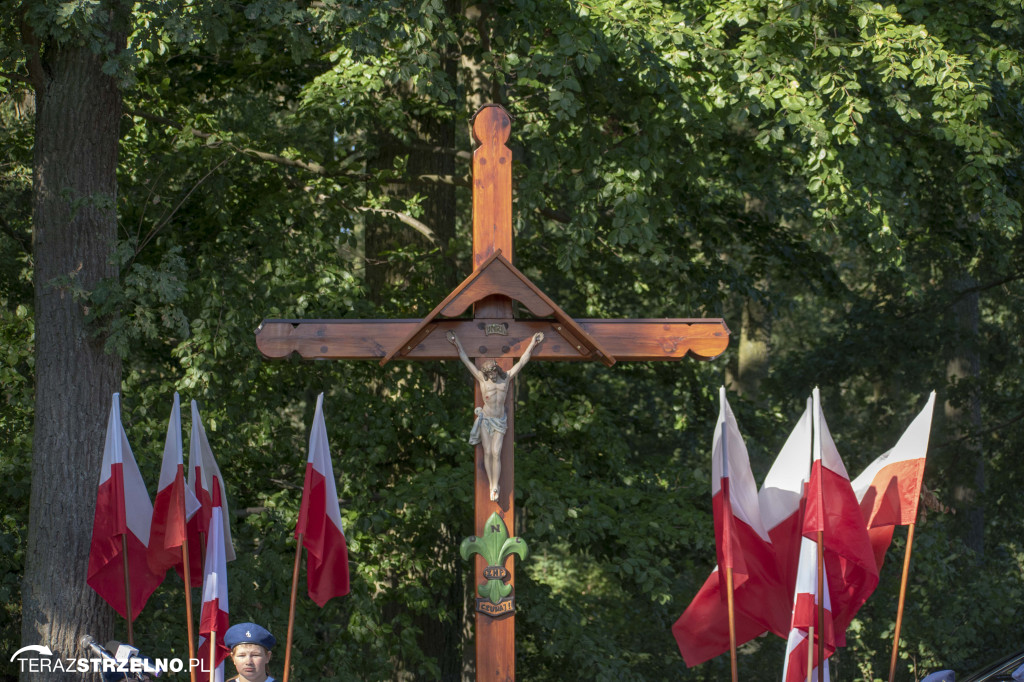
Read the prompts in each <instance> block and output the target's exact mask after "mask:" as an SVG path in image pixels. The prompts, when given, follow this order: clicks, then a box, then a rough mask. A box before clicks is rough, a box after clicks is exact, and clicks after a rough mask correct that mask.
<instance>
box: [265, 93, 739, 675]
mask: <svg viewBox="0 0 1024 682" xmlns="http://www.w3.org/2000/svg"><path fill="white" fill-rule="evenodd" d="M510 129H511V119H510V118H509V115H508V113H507V112H506V111H505V110H504V109H503V108H501V107H500V106H497V105H487V106H484V107H483V108H482V109H480V111H479V112H477V114H476V116H475V117H474V119H473V136H474V137H475V138H476V141H477V142H478V143H479V145H480V146H479V147H477V149H476V150H475V152H474V154H473V274H472V275H470V276H469V277H468V278H467V279H466V280H465V281H463V282H462V284H460V285H459V286H458V287H456V289H455V290H454V291H452V293H451V294H450V295H449V296H448V297H447V298H445V300H443V301H442V302H441V303H440V304H438V306H437V307H436V308H435V309H434V310H433V311H432V312H431V313H430V314H429V315H428V316H427V317H425V318H424V319H422V320H415V319H411V320H410V319H395V320H264V321H263V323H262V324H261V325H260V327H259V329H257V330H256V345H257V346H258V348H259V350H260V351H261V352H262V353H263V355H264V356H266V357H267V358H271V359H273V358H285V357H288V356H289V355H291V354H292V353H298V354H299V355H300V356H302V357H304V358H322V359H338V360H379V361H380V364H381V365H384V364H385V363H387V362H389V361H391V360H394V359H402V360H454V359H457V358H458V354H457V350H456V348H455V346H453V345H452V343H450V342H449V340H448V339H447V338H446V334H447V333H448V332H455V333H456V334H457V336H458V338H459V339H460V341H461V343H462V345H463V347H464V348H465V349H466V353H467V355H468V356H470V357H471V358H472V359H473V361H474V362H475V365H476V366H477V367H481V366H483V364H484V362H486V361H488V360H495V361H496V362H497V363H498V365H499V366H500V367H501V368H502V369H503V370H505V371H508V370H509V369H510V368H511V367H512V366H513V361H514V359H515V358H517V357H520V356H522V355H523V353H524V352H525V349H526V347H527V344H528V343H529V341H530V339H531V338H532V337H533V335H534V334H536V333H537V332H543V333H544V335H545V339H544V341H543V342H542V343H541V344H540V345H538V346H537V347H536V349H535V350H534V351H533V354H532V359H533V360H577V361H594V360H597V361H600V362H603V363H604V364H606V365H608V366H611V365H612V364H614V363H615V362H616V361H618V360H638V361H650V360H681V359H683V358H685V357H687V356H690V357H695V358H697V359H701V360H710V359H713V358H714V357H716V356H718V355H719V354H721V353H722V352H723V351H724V350H725V349H726V347H727V346H728V343H729V329H728V328H727V327H726V325H725V322H724V321H723V320H721V319H642V320H600V319H581V320H576V319H573V318H571V317H569V316H568V315H566V313H565V312H564V311H563V310H562V309H561V308H559V307H558V306H557V305H556V304H555V303H554V301H552V300H551V299H550V298H548V297H547V296H546V295H545V294H544V293H543V292H542V291H541V290H540V289H539V288H538V287H537V286H536V285H534V284H533V283H532V282H531V281H530V280H529V279H527V277H526V276H525V275H523V274H522V273H521V272H519V270H517V269H516V268H515V267H514V266H513V265H512V152H511V151H510V150H509V149H508V148H507V147H506V146H505V143H506V142H507V141H508V138H509V133H510ZM513 301H518V302H519V303H520V304H522V305H523V306H524V307H525V308H526V309H527V310H529V312H530V313H532V315H533V318H532V319H517V318H515V317H514V310H513ZM470 306H472V308H473V312H472V317H471V318H466V317H461V316H462V315H463V314H464V313H465V312H466V311H467V310H468V309H469V307H470ZM441 317H445V318H448V319H440V318H441ZM513 395H514V391H513V390H508V391H507V393H506V396H505V409H506V414H507V415H508V430H507V433H506V435H505V437H504V439H503V441H502V446H501V457H500V462H501V474H500V479H499V493H498V499H497V500H493V501H492V500H491V499H490V486H489V484H488V477H487V473H486V467H485V463H484V457H483V448H482V447H481V446H479V445H478V446H476V483H475V505H476V506H475V509H476V511H475V529H474V532H475V533H476V535H477V536H483V535H485V533H486V532H487V531H488V529H489V528H488V525H489V524H488V520H489V519H491V517H492V515H494V514H496V515H497V517H498V518H499V519H500V520H501V521H503V522H504V525H505V527H506V529H508V530H512V529H514V527H515V526H514V521H513V514H514V507H513V499H514V498H513V483H514V477H513V473H514V472H513V464H514V459H513V447H514V440H515V438H514V434H515V420H514V407H515V406H514V401H513ZM483 404H484V403H483V397H482V395H481V390H480V386H479V382H478V385H477V387H476V400H475V405H476V407H482V406H483ZM490 526H491V527H493V529H497V525H496V524H494V523H492V524H490ZM470 539H472V538H470ZM468 540H469V539H467V542H468ZM464 544H465V543H464ZM504 563H505V561H504V557H502V558H500V559H499V561H498V564H499V565H501V564H504ZM508 564H509V565H508V566H504V567H503V568H498V567H496V566H494V565H491V566H490V570H488V564H487V562H486V561H485V559H484V557H483V556H481V555H480V554H477V556H476V557H475V571H474V576H477V577H479V576H481V575H483V576H484V577H485V578H487V579H488V580H489V582H491V583H495V582H498V584H499V587H502V589H505V588H506V587H507V586H514V584H515V573H514V563H513V562H508ZM485 571H486V573H485ZM499 581H501V582H507V586H502V584H501V582H499ZM474 582H477V580H474ZM484 601H485V600H478V602H477V604H478V606H477V613H476V675H477V680H478V681H480V682H485V681H486V682H492V681H495V682H496V681H498V680H501V681H503V682H505V681H510V680H514V679H515V637H514V635H515V611H514V606H512V608H488V607H487V604H486V603H485V604H484V605H483V607H481V604H480V603H481V602H484ZM505 601H506V600H502V602H505Z"/></svg>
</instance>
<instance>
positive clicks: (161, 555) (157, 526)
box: [148, 392, 199, 576]
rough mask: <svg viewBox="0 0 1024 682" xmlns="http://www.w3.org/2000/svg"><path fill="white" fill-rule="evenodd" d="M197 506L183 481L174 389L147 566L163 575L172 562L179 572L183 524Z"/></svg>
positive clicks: (154, 502) (179, 410) (151, 527)
mask: <svg viewBox="0 0 1024 682" xmlns="http://www.w3.org/2000/svg"><path fill="white" fill-rule="evenodd" d="M198 509H199V500H197V499H196V496H195V494H193V492H192V490H191V489H190V488H189V487H188V485H187V484H186V483H185V464H184V460H183V459H182V446H181V405H180V401H179V398H178V394H177V392H175V394H174V406H173V407H172V408H171V418H170V420H169V421H168V422H167V438H166V439H165V440H164V459H163V464H162V466H161V467H160V483H159V484H157V491H156V499H155V500H154V501H153V523H152V525H151V526H150V532H149V548H148V557H149V567H150V569H151V570H152V571H153V572H154V573H156V574H157V575H159V576H163V575H164V574H165V573H166V572H167V569H168V568H172V567H175V566H177V567H179V568H178V572H179V573H180V572H181V570H182V569H181V566H182V564H183V561H182V556H181V546H182V544H183V543H184V541H185V531H186V529H185V526H186V523H187V521H188V519H190V518H191V517H192V515H193V514H195V513H196V511H198ZM190 560H191V557H190ZM189 573H190V574H191V573H192V571H189Z"/></svg>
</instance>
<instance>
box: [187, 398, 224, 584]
mask: <svg viewBox="0 0 1024 682" xmlns="http://www.w3.org/2000/svg"><path fill="white" fill-rule="evenodd" d="M188 445H189V452H188V467H189V469H188V487H189V488H191V489H192V492H193V494H194V495H195V496H196V499H198V500H199V504H200V508H199V511H197V512H196V514H195V515H194V516H193V517H192V518H191V519H189V522H188V555H189V556H188V558H189V566H190V567H191V569H192V584H193V585H197V584H199V583H200V582H201V581H202V580H203V560H202V556H201V554H200V551H201V549H200V548H202V547H204V546H205V538H206V536H207V535H208V534H209V528H210V519H211V517H212V515H213V514H212V511H213V494H212V492H211V491H212V490H213V481H215V480H216V481H217V484H218V486H219V487H220V499H221V504H222V506H223V509H224V513H223V514H222V515H221V517H222V523H223V536H224V554H225V557H226V558H227V560H228V561H234V560H235V547H234V544H233V543H232V541H231V526H230V524H229V523H228V514H229V512H228V503H227V500H228V496H227V492H226V491H225V489H224V479H223V477H222V476H221V475H220V467H218V466H217V460H216V459H214V457H213V450H211V449H210V441H209V440H208V439H207V438H206V429H205V428H203V422H202V419H200V417H199V406H198V405H197V404H196V401H194V400H193V401H192V435H191V438H190V440H189V444H188Z"/></svg>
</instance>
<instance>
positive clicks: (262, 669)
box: [231, 644, 270, 682]
mask: <svg viewBox="0 0 1024 682" xmlns="http://www.w3.org/2000/svg"><path fill="white" fill-rule="evenodd" d="M231 662H232V663H234V664H235V670H237V671H238V674H239V675H241V676H242V679H244V680H246V681H247V682H263V680H265V679H266V678H267V663H269V662H270V652H269V651H267V650H266V649H264V648H263V647H262V646H260V645H259V644H239V645H238V646H236V647H235V648H234V649H232V651H231Z"/></svg>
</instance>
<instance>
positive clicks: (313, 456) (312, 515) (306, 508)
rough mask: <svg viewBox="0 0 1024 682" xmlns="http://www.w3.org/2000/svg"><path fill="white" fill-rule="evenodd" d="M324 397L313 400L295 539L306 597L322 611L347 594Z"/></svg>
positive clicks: (345, 549) (345, 561)
mask: <svg viewBox="0 0 1024 682" xmlns="http://www.w3.org/2000/svg"><path fill="white" fill-rule="evenodd" d="M323 403H324V394H323V393H321V394H320V395H319V396H318V397H317V399H316V413H315V414H314V416H313V428H312V430H311V431H310V434H309V457H308V458H307V459H306V479H305V482H304V483H303V485H302V506H301V507H300V508H299V520H298V523H296V524H295V538H296V540H297V539H298V538H299V536H300V535H301V536H302V546H303V547H305V548H306V586H307V588H308V589H309V597H310V599H312V600H313V601H314V602H316V604H317V605H318V606H320V607H321V608H323V606H324V604H326V603H327V601H328V600H329V599H331V598H332V597H340V596H343V595H346V594H348V589H349V585H348V547H347V545H346V544H345V532H344V530H343V529H342V526H341V509H340V507H339V505H338V491H337V488H336V486H335V483H334V468H333V467H332V466H331V450H330V446H329V445H328V443H327V424H326V423H325V422H324V412H323Z"/></svg>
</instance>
